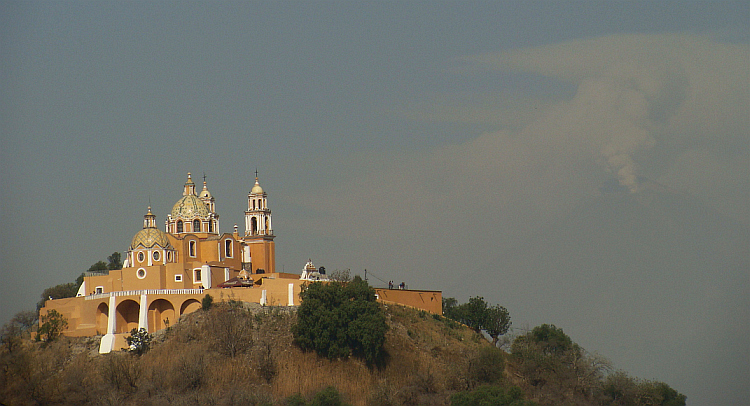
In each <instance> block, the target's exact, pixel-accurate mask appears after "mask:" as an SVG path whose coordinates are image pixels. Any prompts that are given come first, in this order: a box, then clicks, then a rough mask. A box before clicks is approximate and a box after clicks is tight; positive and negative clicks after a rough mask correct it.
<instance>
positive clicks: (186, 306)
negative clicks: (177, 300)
mask: <svg viewBox="0 0 750 406" xmlns="http://www.w3.org/2000/svg"><path fill="white" fill-rule="evenodd" d="M200 308H201V303H200V302H199V301H197V300H195V299H188V300H186V301H185V303H183V304H182V306H180V315H183V314H188V313H192V312H194V311H196V310H198V309H200Z"/></svg>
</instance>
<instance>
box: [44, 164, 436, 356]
mask: <svg viewBox="0 0 750 406" xmlns="http://www.w3.org/2000/svg"><path fill="white" fill-rule="evenodd" d="M255 175H256V176H255V184H254V185H253V186H252V188H251V190H250V192H249V193H248V195H247V210H246V211H245V229H244V231H242V232H240V230H239V229H238V227H237V225H235V226H234V230H233V232H232V233H222V232H221V231H220V222H219V214H218V213H217V211H216V201H215V199H214V197H213V195H212V194H211V192H210V191H209V190H208V185H207V183H206V180H205V177H204V180H203V189H202V190H201V191H200V192H197V189H196V185H195V183H194V182H193V179H192V176H191V174H190V173H188V174H187V181H186V182H185V184H184V186H183V191H182V196H181V197H180V198H179V199H178V200H177V202H176V203H175V204H174V206H173V207H172V211H171V212H170V213H168V214H167V216H166V221H165V225H164V226H165V231H162V230H160V229H159V227H157V221H156V215H155V214H154V213H153V212H152V211H151V207H148V209H147V211H146V214H145V215H144V216H143V228H142V229H141V230H139V231H138V232H137V233H136V234H135V236H133V239H132V242H131V243H130V246H129V247H128V249H127V251H126V252H125V255H124V261H123V267H122V269H119V270H110V271H103V272H87V273H86V274H85V275H84V280H83V283H82V284H81V286H80V288H79V290H78V294H77V295H76V297H73V298H64V299H53V300H48V301H46V303H45V306H44V307H43V308H42V309H41V310H40V313H41V314H46V313H47V312H49V311H50V310H56V311H58V312H59V313H61V314H62V315H63V316H64V317H65V318H66V319H67V321H68V326H67V329H66V330H65V331H64V334H65V335H68V336H95V335H102V336H103V337H102V341H101V345H100V350H99V352H100V353H109V352H111V351H112V350H116V349H121V348H124V347H125V346H126V345H125V337H126V336H127V335H128V334H129V332H130V331H131V330H132V329H134V328H144V329H146V330H147V331H148V332H150V333H153V332H155V331H158V330H161V329H164V328H166V327H169V325H170V324H173V323H175V322H177V320H178V319H179V318H180V316H182V315H183V314H187V313H191V312H193V311H196V310H198V309H200V308H201V300H202V299H203V297H205V295H207V294H209V295H211V296H212V297H213V299H214V300H219V301H221V300H230V299H231V300H240V301H244V302H250V303H259V304H261V305H264V306H295V305H298V304H299V301H300V298H299V294H300V292H301V291H302V289H303V285H304V284H305V283H310V282H311V281H312V280H313V279H311V278H310V276H311V275H316V278H317V279H315V280H320V279H321V278H320V277H321V275H320V274H319V273H318V272H317V270H316V269H315V267H314V265H313V264H312V261H308V263H307V264H306V265H305V267H304V268H303V271H302V274H301V275H299V274H292V273H283V272H276V257H275V254H276V250H275V242H274V239H275V235H274V233H273V223H272V221H271V209H270V206H269V204H268V196H267V194H266V192H265V191H264V190H263V188H262V187H261V186H260V183H259V181H258V176H257V172H256V174H255ZM321 272H322V271H321ZM322 279H323V280H325V277H324V276H323V278H322ZM376 295H377V297H378V299H379V300H380V301H381V302H384V303H396V304H403V305H407V306H412V307H417V308H420V309H424V310H427V311H430V312H433V313H438V314H440V313H441V312H442V294H441V292H439V291H416V290H392V289H381V288H376Z"/></svg>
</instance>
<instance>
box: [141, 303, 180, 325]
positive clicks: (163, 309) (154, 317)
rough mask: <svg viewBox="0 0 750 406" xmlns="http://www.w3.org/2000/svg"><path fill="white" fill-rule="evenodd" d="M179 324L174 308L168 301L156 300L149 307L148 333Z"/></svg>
mask: <svg viewBox="0 0 750 406" xmlns="http://www.w3.org/2000/svg"><path fill="white" fill-rule="evenodd" d="M175 322H177V320H176V317H175V314H174V306H172V303H170V302H169V301H168V300H165V299H156V300H154V301H153V302H151V305H150V306H149V307H148V331H150V332H152V333H153V332H155V331H158V330H161V329H165V328H167V327H169V326H171V325H174V323H175Z"/></svg>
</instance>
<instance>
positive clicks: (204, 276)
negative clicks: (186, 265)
mask: <svg viewBox="0 0 750 406" xmlns="http://www.w3.org/2000/svg"><path fill="white" fill-rule="evenodd" d="M201 283H203V289H211V267H210V266H208V264H204V265H203V266H202V267H201Z"/></svg>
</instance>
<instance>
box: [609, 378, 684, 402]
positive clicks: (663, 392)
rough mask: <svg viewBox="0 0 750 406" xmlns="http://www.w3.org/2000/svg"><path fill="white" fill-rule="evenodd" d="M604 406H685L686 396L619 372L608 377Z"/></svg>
mask: <svg viewBox="0 0 750 406" xmlns="http://www.w3.org/2000/svg"><path fill="white" fill-rule="evenodd" d="M601 395H602V399H601V402H600V404H601V405H602V406H684V405H685V402H686V400H687V398H686V396H685V395H683V394H680V393H678V392H677V391H676V390H674V389H672V388H671V387H669V385H667V384H665V383H663V382H652V381H639V380H636V379H633V378H631V377H629V376H628V375H627V374H626V373H624V372H621V371H618V372H615V373H613V374H610V375H608V376H607V378H606V379H605V380H604V382H603V385H602V391H601Z"/></svg>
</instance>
